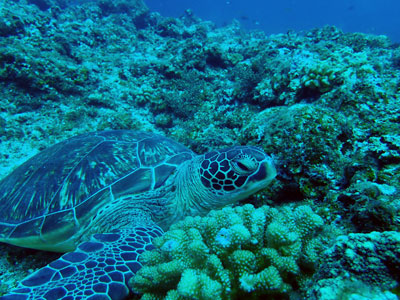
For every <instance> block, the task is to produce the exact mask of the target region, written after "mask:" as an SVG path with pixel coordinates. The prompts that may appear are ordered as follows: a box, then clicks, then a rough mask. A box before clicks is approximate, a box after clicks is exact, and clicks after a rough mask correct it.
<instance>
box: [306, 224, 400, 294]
mask: <svg viewBox="0 0 400 300" xmlns="http://www.w3.org/2000/svg"><path fill="white" fill-rule="evenodd" d="M399 276H400V233H399V232H395V231H386V232H382V233H380V232H371V233H368V234H363V233H351V234H349V235H347V236H340V237H338V238H337V242H336V243H335V245H333V246H332V247H331V248H330V249H329V250H328V251H326V252H325V253H324V258H323V263H322V265H321V266H320V267H319V270H318V272H317V274H316V275H315V278H314V280H315V283H314V287H313V289H312V290H311V291H310V293H309V297H310V298H311V297H313V298H314V299H321V300H322V299H326V300H328V299H354V297H353V298H351V297H350V296H351V295H357V294H358V295H360V296H362V295H364V296H365V295H366V296H369V297H371V298H368V299H375V297H377V295H382V296H380V298H377V299H397V297H396V295H395V294H393V293H391V292H390V291H391V290H392V289H394V288H396V287H397V285H398V284H397V282H398V281H399V279H400V278H399ZM321 278H322V279H321ZM396 281H397V282H396ZM333 282H336V284H332V283H333ZM338 283H339V284H338ZM383 295H386V296H383Z"/></svg>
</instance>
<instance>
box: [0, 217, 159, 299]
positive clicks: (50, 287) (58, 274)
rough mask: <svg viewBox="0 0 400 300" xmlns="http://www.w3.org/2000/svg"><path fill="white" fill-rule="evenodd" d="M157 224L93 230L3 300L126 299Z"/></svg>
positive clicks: (157, 233)
mask: <svg viewBox="0 0 400 300" xmlns="http://www.w3.org/2000/svg"><path fill="white" fill-rule="evenodd" d="M162 233H163V231H162V229H161V228H160V227H158V226H156V225H151V226H150V225H146V226H136V227H132V228H127V229H123V230H118V231H114V232H111V233H100V234H94V235H93V236H92V237H91V239H90V241H88V242H84V243H81V244H80V245H79V246H78V247H77V249H76V250H75V251H74V252H69V253H66V254H64V255H63V256H61V257H60V258H59V259H57V260H55V261H53V262H51V263H50V264H49V265H47V266H45V267H44V268H42V269H40V270H38V271H36V272H35V273H33V274H32V275H30V276H28V277H27V278H26V279H24V280H23V281H22V282H21V283H20V284H19V285H18V287H17V288H16V289H14V290H12V291H11V293H10V294H8V295H5V296H3V297H0V299H1V300H6V299H7V300H8V299H9V300H28V299H31V300H38V299H46V300H53V299H65V300H67V299H70V300H72V299H73V300H77V299H88V300H90V299H93V300H94V299H96V300H102V299H112V300H115V299H124V298H125V297H126V296H128V294H129V289H128V287H127V283H128V281H129V279H130V278H131V277H132V276H133V275H134V274H135V273H136V272H137V270H139V269H140V268H141V264H140V263H139V261H138V258H139V255H140V254H141V253H142V252H144V251H145V250H150V249H152V248H153V245H152V244H151V241H152V240H153V238H155V237H157V236H160V235H161V234H162Z"/></svg>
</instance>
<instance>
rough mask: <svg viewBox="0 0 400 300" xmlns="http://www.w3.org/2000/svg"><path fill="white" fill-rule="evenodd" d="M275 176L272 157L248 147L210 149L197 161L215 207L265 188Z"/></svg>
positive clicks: (202, 181) (257, 149)
mask: <svg viewBox="0 0 400 300" xmlns="http://www.w3.org/2000/svg"><path fill="white" fill-rule="evenodd" d="M275 176H276V169H275V166H274V164H273V161H272V158H271V157H270V156H268V155H267V154H265V153H264V151H262V150H261V149H259V148H256V147H251V146H235V147H231V148H226V149H222V150H219V151H212V152H209V153H207V154H205V155H204V156H203V161H202V162H201V164H200V181H201V184H202V185H203V186H204V187H205V188H206V189H207V190H208V191H210V192H211V193H213V194H215V195H216V196H217V197H216V201H218V203H214V204H215V206H224V205H226V204H228V203H233V202H236V201H239V200H242V199H244V198H246V197H248V196H249V195H251V194H253V193H255V192H257V191H259V190H261V189H263V188H265V187H266V186H267V185H268V184H269V183H270V182H271V181H272V180H273V179H274V178H275Z"/></svg>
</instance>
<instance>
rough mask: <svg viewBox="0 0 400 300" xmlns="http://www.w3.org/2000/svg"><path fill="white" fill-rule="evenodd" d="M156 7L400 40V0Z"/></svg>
mask: <svg viewBox="0 0 400 300" xmlns="http://www.w3.org/2000/svg"><path fill="white" fill-rule="evenodd" d="M145 3H146V4H147V5H148V6H149V8H150V9H151V10H153V11H158V12H160V13H161V15H163V16H173V17H178V16H180V15H182V14H183V12H184V10H185V9H188V8H190V9H191V10H192V11H193V12H194V13H195V15H197V16H199V17H201V18H202V19H204V20H211V21H213V22H215V23H216V24H217V25H218V26H221V25H224V24H227V23H230V22H231V20H232V19H234V18H235V19H237V20H239V21H240V23H241V24H242V25H243V27H245V28H248V29H261V30H264V31H265V32H266V33H267V34H271V33H286V32H287V31H288V30H296V31H299V30H309V29H312V28H315V27H322V26H324V25H335V26H337V27H339V28H340V29H342V30H344V31H346V32H355V31H357V32H364V33H373V34H385V35H387V36H389V37H390V38H391V39H392V41H393V42H400V0H276V1H268V0H264V1H263V0H145Z"/></svg>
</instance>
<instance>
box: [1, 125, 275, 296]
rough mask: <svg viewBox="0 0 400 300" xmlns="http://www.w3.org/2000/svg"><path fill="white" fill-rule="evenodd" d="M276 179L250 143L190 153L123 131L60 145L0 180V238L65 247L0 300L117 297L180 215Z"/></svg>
mask: <svg viewBox="0 0 400 300" xmlns="http://www.w3.org/2000/svg"><path fill="white" fill-rule="evenodd" d="M275 175H276V171H275V168H274V165H273V162H272V160H271V158H270V157H269V156H268V155H266V154H265V153H264V152H263V151H262V150H260V149H258V148H255V147H250V146H235V147H231V148H226V149H222V150H216V151H211V152H208V153H206V154H204V155H196V154H195V153H193V152H192V151H190V150H189V149H187V148H186V147H184V146H182V145H181V144H179V143H177V142H175V141H173V140H171V139H168V138H166V137H163V136H160V135H157V134H153V133H148V132H137V131H130V130H116V131H102V132H95V133H88V134H84V135H80V136H76V137H73V138H70V139H68V140H66V141H63V142H61V143H58V144H56V145H54V146H52V147H50V148H48V149H46V150H44V151H42V152H40V153H39V154H37V155H36V156H34V157H33V158H31V159H29V160H28V161H27V162H26V163H24V164H22V165H21V166H20V167H18V168H17V169H15V170H14V171H13V172H12V173H11V174H10V175H8V176H7V177H6V178H4V179H3V180H2V181H1V182H0V241H1V242H5V243H8V244H13V245H17V246H21V247H27V248H34V249H41V250H49V251H56V252H67V253H66V254H64V255H62V256H61V257H60V258H59V259H57V260H55V261H53V262H51V263H50V264H49V265H47V266H45V267H44V268H42V269H39V270H38V271H36V272H35V273H33V274H32V275H30V276H28V277H27V278H25V279H24V280H23V281H22V282H20V283H19V285H18V286H17V288H16V289H14V290H12V291H11V293H10V294H8V295H6V296H3V297H1V299H12V300H19V299H35V300H36V299H64V300H67V299H92V300H94V299H96V300H97V299H124V298H125V297H127V295H128V294H129V289H128V287H127V282H128V280H129V278H131V277H132V276H133V275H134V274H135V272H136V271H137V270H138V269H140V267H141V264H140V263H139V261H138V257H139V255H140V254H141V253H142V252H143V251H145V250H149V249H152V247H153V246H152V245H151V241H152V239H153V238H154V237H157V236H160V235H162V234H163V230H166V229H168V227H169V226H170V225H171V224H172V223H174V222H176V221H178V220H180V219H182V218H183V217H185V216H188V215H191V216H193V215H204V214H205V213H207V212H208V211H209V210H211V209H216V208H220V207H222V206H225V205H227V204H231V203H234V202H236V201H238V200H241V199H243V198H246V197H247V196H249V195H250V194H252V193H254V192H256V191H258V190H260V189H262V188H264V187H266V186H267V185H268V183H270V182H271V180H272V179H273V178H274V177H275Z"/></svg>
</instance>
